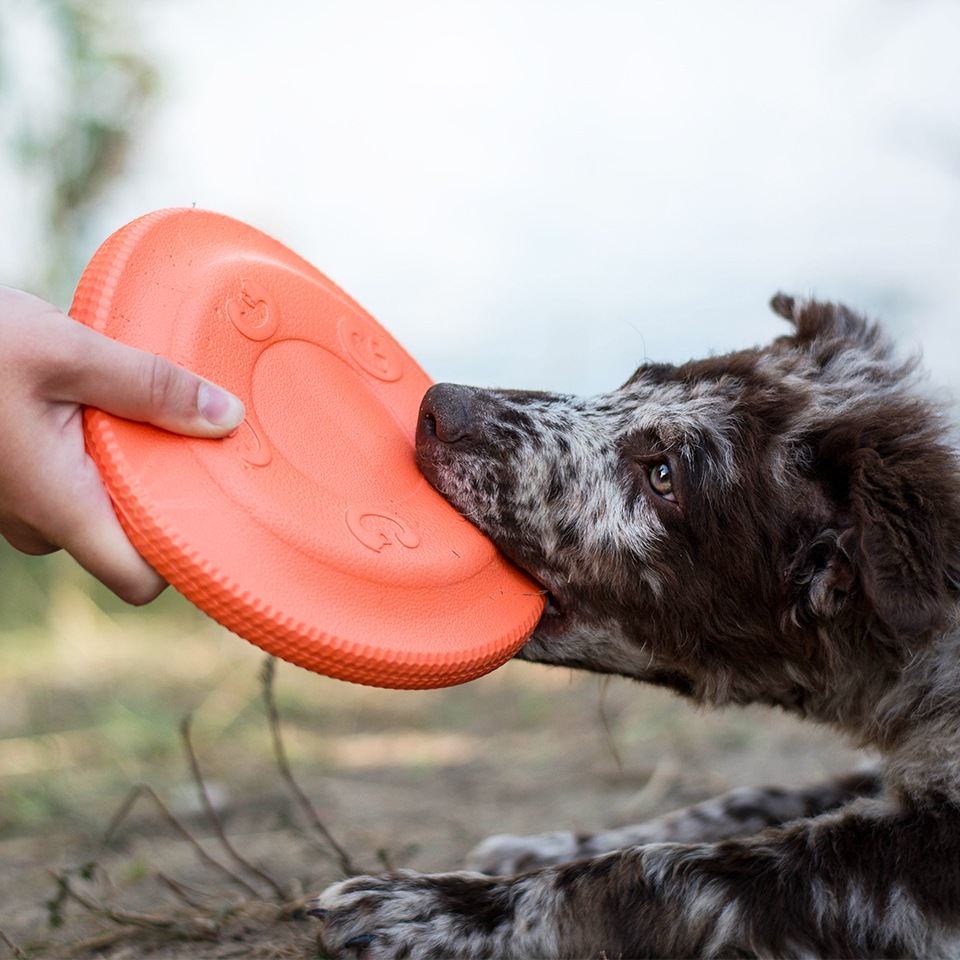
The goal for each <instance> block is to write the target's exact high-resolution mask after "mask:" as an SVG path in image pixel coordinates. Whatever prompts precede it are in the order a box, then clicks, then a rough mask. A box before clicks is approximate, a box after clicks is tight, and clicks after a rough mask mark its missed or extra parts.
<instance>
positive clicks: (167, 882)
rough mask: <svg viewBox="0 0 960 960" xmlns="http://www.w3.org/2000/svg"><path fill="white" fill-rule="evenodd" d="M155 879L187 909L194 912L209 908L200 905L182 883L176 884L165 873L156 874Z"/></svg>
mask: <svg viewBox="0 0 960 960" xmlns="http://www.w3.org/2000/svg"><path fill="white" fill-rule="evenodd" d="M157 879H158V880H159V881H160V882H161V883H162V884H163V885H164V886H165V887H167V888H168V889H169V890H170V891H171V892H172V893H173V895H174V896H175V897H177V898H178V899H179V900H182V901H183V902H184V903H185V904H186V905H187V906H188V907H191V908H192V909H194V910H200V911H207V910H209V906H208V905H206V904H203V903H201V902H200V901H199V900H197V899H196V898H195V897H192V896H191V895H190V894H189V893H188V892H187V890H186V888H185V887H184V886H183V884H182V883H178V882H177V881H176V880H174V879H173V877H168V876H167V875H166V874H165V873H162V872H160V873H157Z"/></svg>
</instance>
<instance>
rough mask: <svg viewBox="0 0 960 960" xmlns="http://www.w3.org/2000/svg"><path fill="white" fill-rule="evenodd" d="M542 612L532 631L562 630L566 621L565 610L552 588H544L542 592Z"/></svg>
mask: <svg viewBox="0 0 960 960" xmlns="http://www.w3.org/2000/svg"><path fill="white" fill-rule="evenodd" d="M543 600H544V604H543V613H542V614H540V619H539V620H538V621H537V625H536V627H535V628H534V631H533V632H534V633H541V634H543V633H556V632H558V631H559V630H562V629H563V627H564V626H565V625H566V623H567V610H566V607H565V606H564V604H563V601H562V600H560V599H559V598H558V597H557V595H556V594H555V593H554V592H553V591H552V590H545V591H544V594H543Z"/></svg>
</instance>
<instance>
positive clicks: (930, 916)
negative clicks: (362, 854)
mask: <svg viewBox="0 0 960 960" xmlns="http://www.w3.org/2000/svg"><path fill="white" fill-rule="evenodd" d="M957 863H960V813H958V812H957V811H956V809H955V808H953V807H951V806H950V805H949V804H945V803H943V802H942V799H941V798H939V797H934V798H930V800H929V801H928V800H927V799H926V798H923V799H921V800H919V801H917V802H915V803H910V804H904V805H903V806H896V805H894V804H893V802H891V801H889V800H887V799H882V798H880V799H872V800H860V801H855V802H854V803H853V804H851V805H849V806H848V807H847V808H846V809H845V810H843V811H841V812H838V813H827V814H824V815H822V816H821V817H818V818H815V819H813V820H801V821H797V822H795V823H791V824H788V825H787V826H785V827H781V828H776V829H772V830H767V831H764V832H762V833H761V834H759V835H758V836H755V837H747V838H740V839H736V840H725V841H721V842H719V843H715V844H678V843H657V844H653V845H651V846H647V847H632V848H630V849H628V850H620V851H617V852H615V853H608V854H605V855H603V856H600V857H593V858H591V859H588V860H580V861H577V862H575V863H571V864H566V865H563V866H558V867H550V868H547V869H545V870H540V871H537V872H534V873H528V874H523V875H521V876H517V877H499V878H493V877H485V876H482V875H479V874H472V873H452V874H440V875H437V876H421V875H417V874H412V873H409V872H404V873H401V874H395V875H392V876H387V877H355V878H353V879H351V880H347V881H344V882H342V883H339V884H336V885H335V886H333V887H331V888H330V889H328V890H327V891H326V892H325V893H324V894H323V895H322V896H321V897H319V898H318V899H317V900H315V901H313V902H312V903H311V912H312V913H313V914H314V915H316V916H318V917H320V918H321V920H322V923H323V925H322V933H321V938H320V946H321V951H322V952H323V955H324V956H329V957H344V956H350V957H360V958H362V960H393V958H397V960H399V958H407V960H418V958H424V960H425V958H435V957H461V958H481V957H483V958H499V957H516V958H519V957H524V958H532V957H558V958H559V957H579V958H583V957H593V958H596V957H601V956H605V957H610V958H613V957H729V956H736V957H771V956H774V957H784V956H805V957H818V956H819V957H841V956H842V957H878V956H886V957H891V956H897V957H917V956H919V957H944V956H954V955H956V951H957V949H958V948H960V929H956V928H954V927H952V926H950V924H951V923H956V919H955V918H956V908H955V905H956V904H957V903H960V871H958V870H957V869H956V864H957Z"/></svg>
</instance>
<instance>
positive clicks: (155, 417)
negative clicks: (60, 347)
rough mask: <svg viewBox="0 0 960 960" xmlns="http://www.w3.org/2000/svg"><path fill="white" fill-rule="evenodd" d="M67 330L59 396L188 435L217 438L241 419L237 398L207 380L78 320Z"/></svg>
mask: <svg viewBox="0 0 960 960" xmlns="http://www.w3.org/2000/svg"><path fill="white" fill-rule="evenodd" d="M72 334H73V338H72V339H73V341H74V342H73V344H72V345H71V349H70V354H71V356H70V358H69V360H68V361H67V362H66V363H65V364H64V365H63V366H62V367H61V371H60V375H59V376H58V378H57V384H58V393H59V394H60V399H63V400H70V401H73V402H75V403H81V404H84V405H86V406H90V407H97V408H98V409H100V410H103V411H105V412H107V413H112V414H114V415H116V416H118V417H124V418H125V419H128V420H139V421H142V422H144V423H152V424H153V425H154V426H157V427H162V428H163V429H165V430H170V431H172V432H173V433H181V434H184V435H186V436H191V437H222V436H224V435H226V434H228V433H230V432H231V431H232V430H235V429H236V428H237V427H238V426H240V424H241V422H242V421H243V417H244V408H243V403H242V402H241V401H240V400H239V399H238V398H237V397H235V396H234V395H233V394H232V393H229V392H228V391H226V390H224V389H223V388H222V387H219V386H217V385H216V384H213V383H211V382H210V381H209V380H205V379H204V378H203V377H199V376H197V375H196V374H195V373H191V372H190V371H189V370H185V369H184V368H183V367H179V366H177V365H176V364H175V363H171V362H170V361H169V360H165V359H164V358H163V357H158V356H156V355H154V354H152V353H146V352H144V351H142V350H137V349H136V348H134V347H130V346H127V345H126V344H122V343H118V342H117V341H116V340H111V339H110V338H109V337H105V336H103V335H102V334H99V333H97V332H96V331H94V330H91V329H90V328H89V327H85V326H83V325H82V324H79V323H76V324H75V325H74V328H73V330H72Z"/></svg>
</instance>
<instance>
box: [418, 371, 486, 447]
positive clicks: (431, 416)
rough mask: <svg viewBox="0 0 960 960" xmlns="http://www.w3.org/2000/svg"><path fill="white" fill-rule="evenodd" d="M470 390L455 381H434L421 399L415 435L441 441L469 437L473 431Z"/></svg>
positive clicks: (455, 440)
mask: <svg viewBox="0 0 960 960" xmlns="http://www.w3.org/2000/svg"><path fill="white" fill-rule="evenodd" d="M472 401H473V391H472V390H471V389H470V388H469V387H462V386H460V385H459V384H456V383H436V384H434V385H433V386H432V387H431V388H430V389H429V390H428V391H427V392H426V393H425V394H424V397H423V400H422V401H421V403H420V419H419V421H418V423H417V436H418V439H419V438H420V437H421V436H424V437H431V438H436V439H437V440H439V441H441V442H442V443H456V442H457V441H458V440H464V439H468V438H469V437H470V436H472V435H473V433H474V431H475V429H476V428H475V423H474V414H473V407H474V404H473V402H472Z"/></svg>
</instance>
